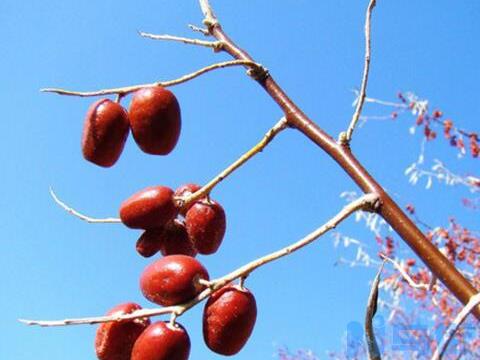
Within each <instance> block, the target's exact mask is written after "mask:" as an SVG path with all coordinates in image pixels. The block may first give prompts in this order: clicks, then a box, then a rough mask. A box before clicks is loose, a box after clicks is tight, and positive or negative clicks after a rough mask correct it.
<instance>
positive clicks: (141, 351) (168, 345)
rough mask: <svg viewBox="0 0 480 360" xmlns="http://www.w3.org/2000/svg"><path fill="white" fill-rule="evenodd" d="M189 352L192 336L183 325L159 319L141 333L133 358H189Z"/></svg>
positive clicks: (133, 359) (136, 359)
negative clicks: (171, 323)
mask: <svg viewBox="0 0 480 360" xmlns="http://www.w3.org/2000/svg"><path fill="white" fill-rule="evenodd" d="M189 354H190V338H189V336H188V334H187V332H186V331H185V329H184V328H183V326H181V325H180V324H178V323H177V324H175V325H170V324H169V323H166V322H163V321H159V322H156V323H153V324H152V325H150V326H149V327H148V328H147V329H146V330H145V331H144V332H143V333H142V335H140V337H139V338H138V340H137V341H136V342H135V345H134V347H133V350H132V357H131V360H187V359H188V355H189Z"/></svg>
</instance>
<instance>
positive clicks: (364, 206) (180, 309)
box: [19, 194, 379, 327]
mask: <svg viewBox="0 0 480 360" xmlns="http://www.w3.org/2000/svg"><path fill="white" fill-rule="evenodd" d="M378 201H379V197H378V195H377V194H367V195H363V196H362V197H360V198H358V199H357V200H355V201H353V202H351V203H350V204H348V205H346V206H345V207H344V208H343V209H342V210H341V211H340V212H339V213H338V214H337V215H335V216H334V217H333V218H331V219H330V220H329V221H328V222H326V223H325V224H324V225H322V226H321V227H319V228H318V229H316V230H315V231H313V232H312V233H310V234H308V235H307V236H305V237H304V238H302V239H300V240H299V241H297V242H295V243H293V244H291V245H289V246H287V247H285V248H283V249H280V250H278V251H275V252H273V253H270V254H268V255H266V256H263V257H261V258H259V259H256V260H254V261H252V262H250V263H248V264H246V265H244V266H242V267H240V268H238V269H237V270H234V271H232V272H231V273H229V274H227V275H225V276H223V277H221V278H219V279H216V280H212V281H211V282H210V285H211V286H210V287H208V288H207V289H205V290H203V291H202V292H201V293H200V294H198V295H197V296H196V297H195V298H194V299H192V300H191V301H189V302H187V303H185V304H181V305H176V306H169V307H164V308H156V309H141V310H137V311H134V312H132V313H130V314H124V315H113V316H99V317H89V318H79V319H65V320H54V321H43V320H40V321H37V320H23V319H20V320H19V321H20V322H22V323H24V324H27V325H38V326H47V327H50V326H65V325H81V324H98V323H104V322H110V321H119V320H132V319H138V318H144V317H150V316H158V315H162V314H171V313H175V314H176V315H177V316H180V315H182V314H183V313H184V312H186V311H187V310H188V309H190V308H191V307H193V306H195V305H196V304H198V303H199V302H201V301H203V300H204V299H206V298H207V297H209V296H210V295H211V294H212V293H213V292H214V291H216V290H218V289H220V288H221V287H223V286H225V285H226V284H229V283H231V282H232V281H233V280H235V279H239V278H242V277H245V276H247V275H248V274H250V273H251V272H252V271H254V270H255V269H257V268H259V267H261V266H263V265H265V264H268V263H270V262H272V261H275V260H277V259H279V258H282V257H284V256H287V255H290V254H292V253H293V252H295V251H297V250H299V249H301V248H303V247H304V246H306V245H308V244H310V243H312V242H313V241H315V240H316V239H318V238H319V237H320V236H322V235H323V234H324V233H326V232H327V231H329V230H331V229H333V228H335V227H336V226H337V225H338V224H340V223H341V222H342V221H343V220H345V219H346V218H347V217H349V216H350V215H351V214H352V213H354V212H355V211H357V210H369V209H372V208H374V207H376V206H377V204H378Z"/></svg>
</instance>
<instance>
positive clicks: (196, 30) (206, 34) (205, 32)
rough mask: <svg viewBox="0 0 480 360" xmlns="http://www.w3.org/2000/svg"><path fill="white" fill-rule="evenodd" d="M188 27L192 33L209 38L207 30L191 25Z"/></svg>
mask: <svg viewBox="0 0 480 360" xmlns="http://www.w3.org/2000/svg"><path fill="white" fill-rule="evenodd" d="M188 27H189V28H190V29H191V30H192V31H195V32H199V33H201V34H203V35H205V36H209V35H210V32H209V31H208V29H204V28H201V27H198V26H196V25H192V24H188Z"/></svg>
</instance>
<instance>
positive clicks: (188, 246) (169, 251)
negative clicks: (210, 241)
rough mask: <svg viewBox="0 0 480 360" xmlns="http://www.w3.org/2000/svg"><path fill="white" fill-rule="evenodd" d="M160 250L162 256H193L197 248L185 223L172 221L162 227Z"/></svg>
mask: <svg viewBox="0 0 480 360" xmlns="http://www.w3.org/2000/svg"><path fill="white" fill-rule="evenodd" d="M160 251H161V252H162V255H163V256H168V255H188V256H191V257H195V256H196V255H197V250H196V249H195V248H194V246H193V244H192V241H191V240H190V237H189V236H188V233H187V229H186V228H185V224H184V223H182V222H179V221H173V222H172V223H170V224H168V225H166V226H165V228H164V232H163V237H162V243H161V247H160Z"/></svg>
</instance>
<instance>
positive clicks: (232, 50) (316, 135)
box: [200, 0, 480, 318]
mask: <svg viewBox="0 0 480 360" xmlns="http://www.w3.org/2000/svg"><path fill="white" fill-rule="evenodd" d="M200 3H201V6H202V11H203V13H204V15H205V17H206V22H207V23H210V24H211V25H210V26H209V31H210V33H211V35H212V36H214V37H215V38H216V39H217V40H218V41H222V42H223V43H224V44H225V46H224V47H223V51H225V52H227V53H229V54H230V55H231V56H232V57H233V58H235V59H237V60H250V61H254V60H253V58H252V57H251V56H250V55H249V54H248V53H247V52H246V51H245V50H243V49H241V48H240V47H238V45H237V44H235V42H234V41H233V40H231V39H230V38H229V37H228V36H227V35H226V33H225V32H224V31H223V29H222V27H221V26H220V24H219V22H218V20H217V19H216V17H215V15H213V11H212V9H211V6H210V4H209V2H208V0H200ZM207 26H208V25H207ZM258 32H261V29H258ZM256 81H257V82H258V83H259V84H260V85H261V86H262V87H263V88H264V90H265V91H266V92H267V93H268V94H269V95H270V97H271V98H272V100H273V101H275V102H276V103H277V105H278V106H279V107H280V108H281V109H282V111H283V112H284V114H285V117H286V118H287V121H288V125H289V126H292V127H294V128H296V129H297V130H298V131H300V132H301V133H303V134H304V135H305V136H306V137H308V138H309V139H310V140H311V141H312V142H313V143H315V144H316V145H318V146H319V147H320V148H322V149H323V150H324V151H325V152H326V153H327V154H328V155H330V156H331V157H332V158H333V159H334V160H335V161H336V162H337V163H338V164H339V165H340V167H341V168H342V169H344V171H345V172H346V173H347V174H348V175H349V176H350V178H351V179H352V180H353V181H355V183H356V184H357V185H358V186H359V187H360V188H361V189H362V191H363V192H364V193H372V192H373V193H377V194H379V195H380V199H381V203H382V206H381V207H380V209H379V213H380V215H382V217H383V218H384V219H385V221H386V222H387V223H388V224H389V225H390V226H391V227H392V228H393V229H394V230H395V231H396V232H397V233H398V235H399V236H400V237H401V238H402V239H403V240H404V241H405V242H406V243H407V244H408V245H409V246H410V248H411V249H412V250H413V251H414V252H415V253H416V254H417V255H418V257H419V258H420V259H422V261H423V262H424V263H425V264H426V265H427V266H428V268H429V269H430V270H431V271H432V273H433V274H434V275H435V276H436V277H437V278H438V279H439V280H440V281H441V282H443V283H444V284H445V286H446V287H447V288H448V289H449V290H450V291H451V292H452V293H453V294H454V295H455V297H457V299H459V300H460V301H461V302H462V303H463V304H466V303H467V302H468V301H469V299H470V297H471V296H473V295H475V294H476V293H477V290H476V289H475V288H474V287H473V286H472V284H470V282H469V281H468V280H467V279H466V278H465V277H464V276H463V275H462V274H461V273H460V272H459V271H458V270H457V269H456V268H455V266H454V265H453V264H452V263H451V262H450V261H449V260H448V259H447V258H446V257H445V256H444V255H443V254H442V253H441V252H440V251H439V250H438V249H437V248H436V246H435V245H434V244H432V243H431V242H430V241H429V240H428V239H427V238H426V237H425V235H424V234H423V233H422V232H421V231H420V229H419V228H418V227H417V226H416V225H415V224H414V223H413V221H412V220H411V219H409V217H408V216H407V215H406V214H405V212H404V211H403V210H402V209H401V208H400V207H399V206H398V205H397V204H396V203H395V201H394V200H393V199H392V198H391V197H390V196H389V195H388V194H387V193H386V192H385V190H384V189H383V188H382V186H381V185H380V184H379V183H378V182H377V181H376V180H375V179H374V178H373V177H372V175H371V174H370V173H369V172H368V171H367V170H366V169H365V168H364V167H363V166H362V164H361V163H360V162H359V161H358V160H357V159H356V157H355V156H354V155H353V154H352V152H351V150H350V147H349V146H347V145H346V144H337V142H336V141H335V140H334V139H333V138H332V137H331V136H330V135H329V134H327V133H326V132H325V131H323V130H322V129H321V128H320V127H319V126H318V125H317V124H316V123H315V122H313V121H312V120H311V119H309V118H308V117H307V116H306V115H305V114H304V113H303V112H302V110H301V109H300V108H299V107H298V106H297V105H296V104H295V103H294V102H293V101H292V100H291V99H290V98H289V97H288V95H287V94H286V93H285V91H284V90H283V89H282V88H281V87H280V86H279V85H278V84H277V83H276V82H275V80H274V79H273V77H272V76H271V74H268V73H267V74H266V76H265V77H259V78H257V79H256ZM474 314H475V316H477V318H480V311H477V310H474Z"/></svg>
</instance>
